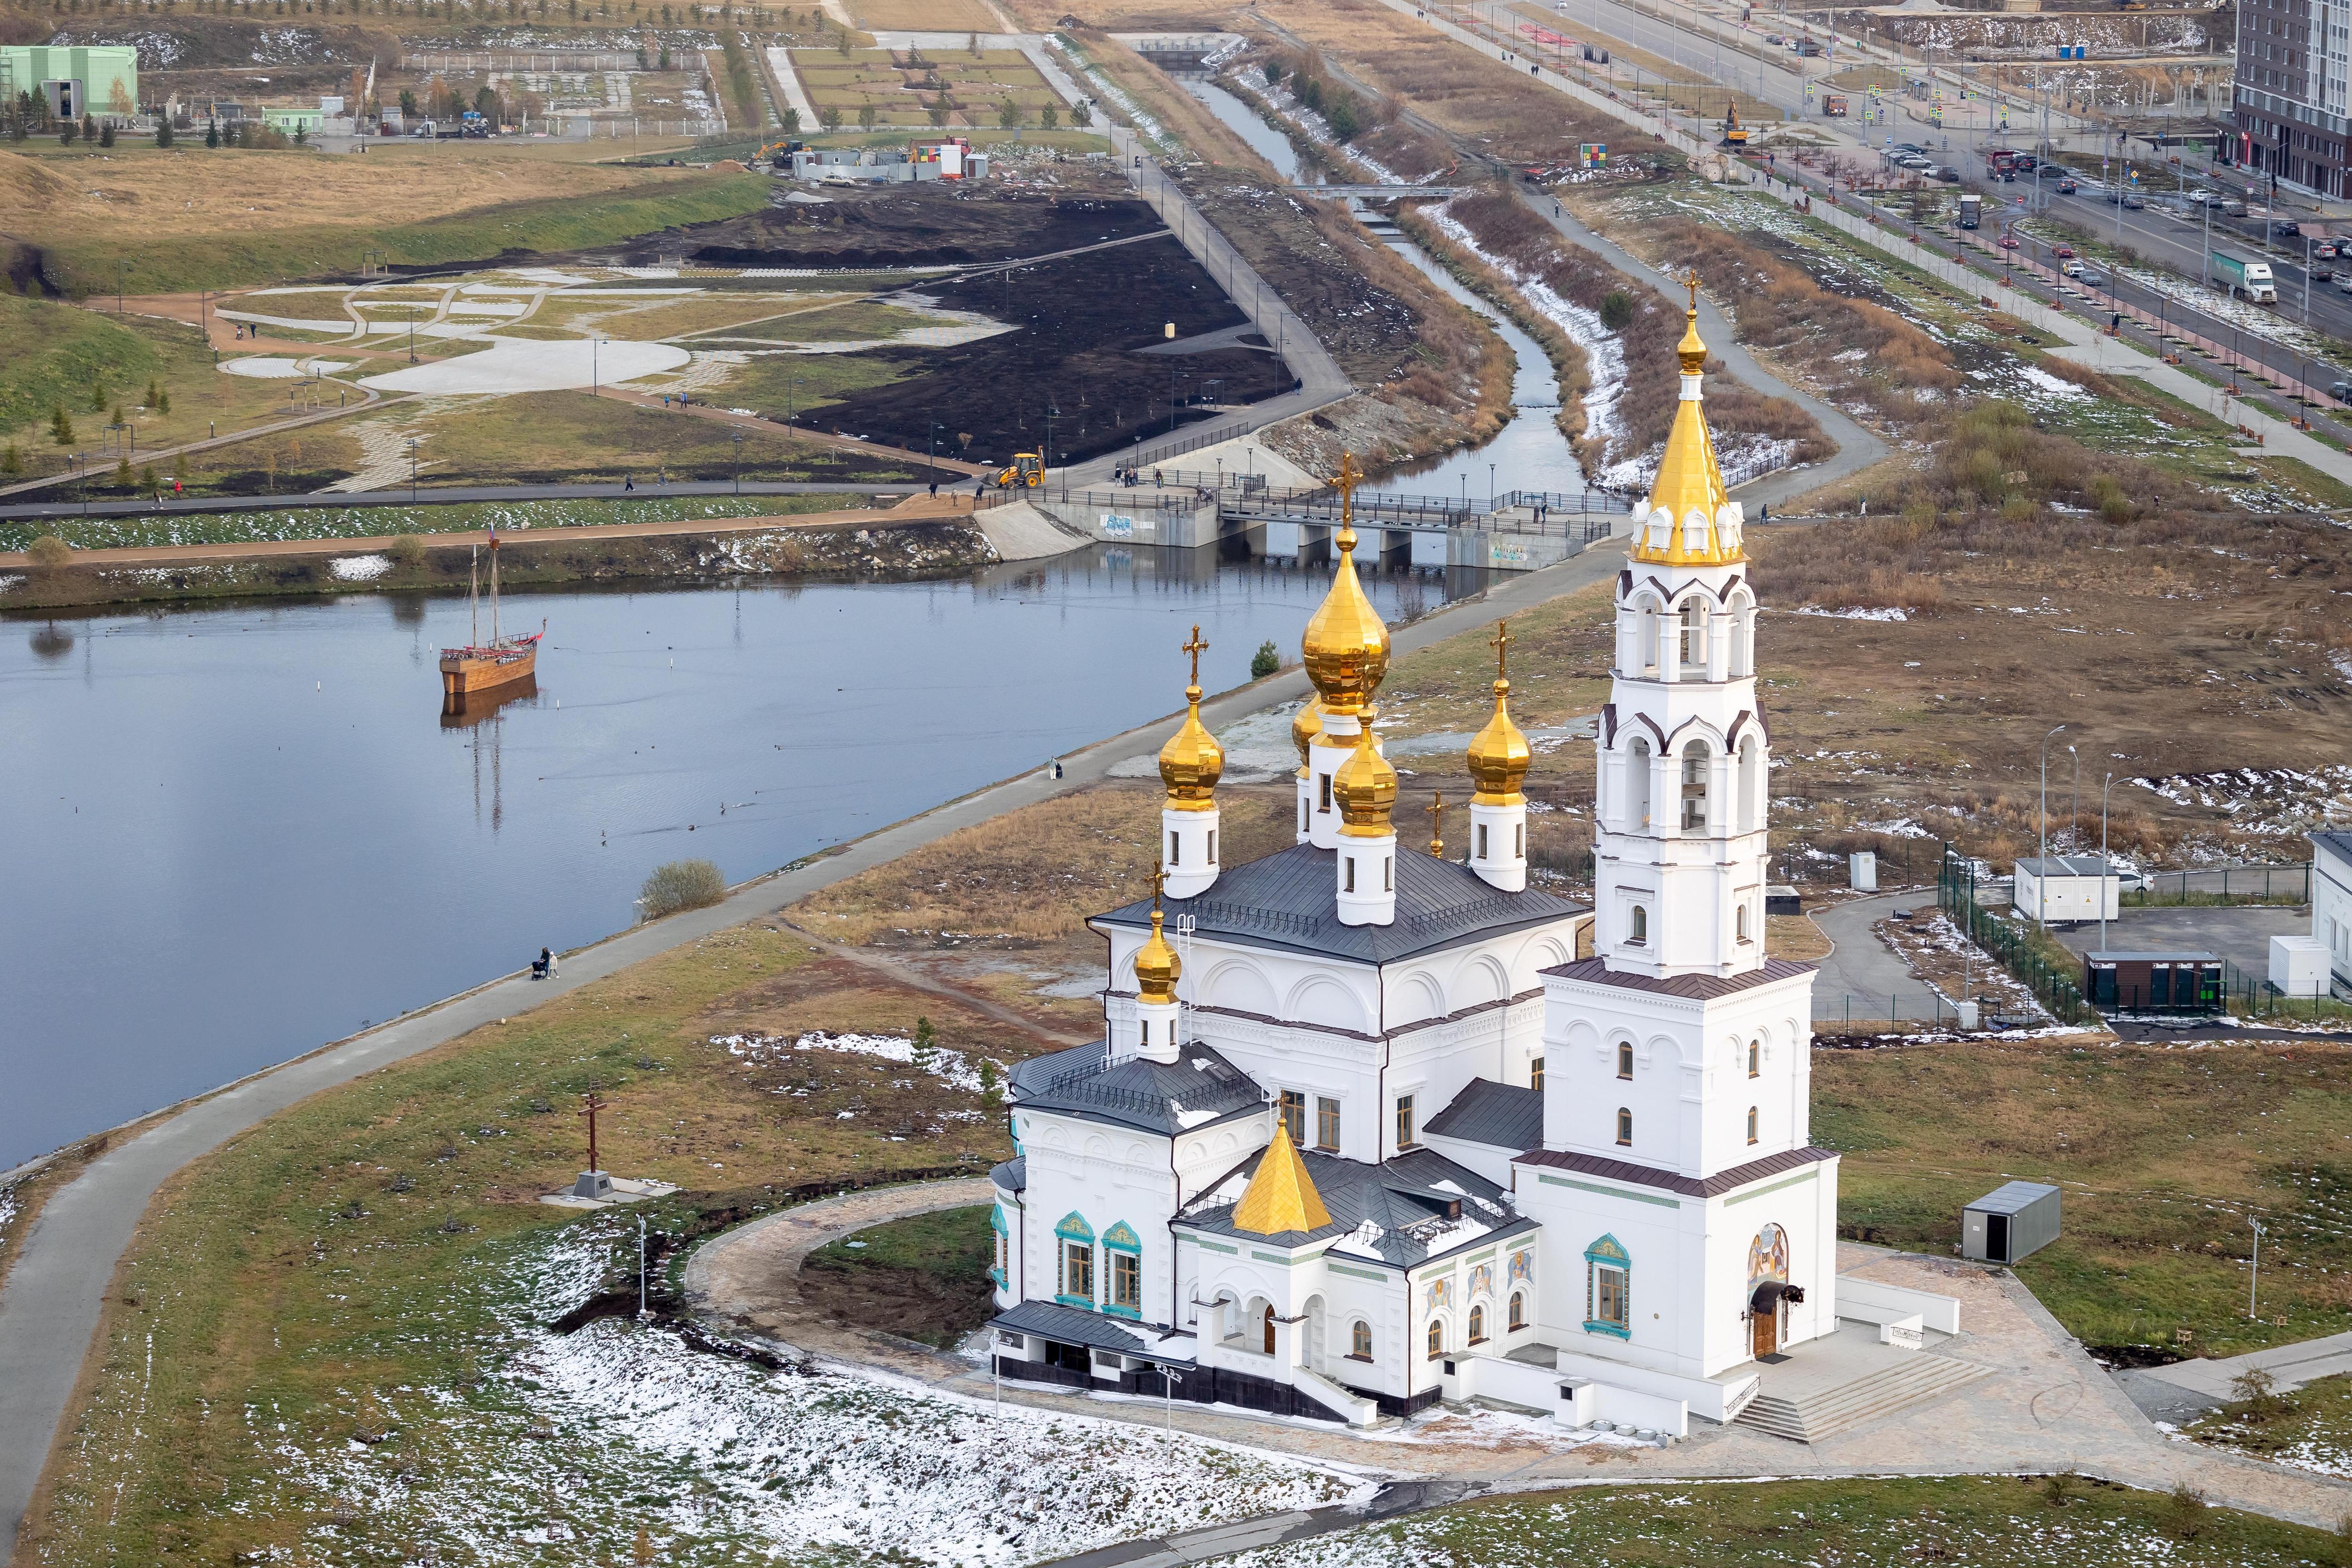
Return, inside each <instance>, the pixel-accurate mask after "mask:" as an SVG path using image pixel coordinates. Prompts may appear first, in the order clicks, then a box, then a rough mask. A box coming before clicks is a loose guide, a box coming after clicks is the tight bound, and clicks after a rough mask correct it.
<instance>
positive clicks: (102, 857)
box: [0, 546, 1464, 1170]
mask: <svg viewBox="0 0 2352 1568" xmlns="http://www.w3.org/2000/svg"><path fill="white" fill-rule="evenodd" d="M1212 556H1213V552H1189V553H1179V552H1161V551H1155V550H1137V551H1128V550H1122V549H1118V548H1117V547H1113V546H1095V547H1091V548H1089V549H1087V550H1086V551H1083V552H1077V553H1075V554H1073V555H1070V556H1066V557H1063V558H1061V559H1059V560H1055V561H1052V562H1047V563H1028V564H1024V565H1021V566H1007V567H998V568H992V569H990V570H988V571H986V572H983V573H981V574H976V575H974V576H971V577H969V578H960V579H956V580H953V581H945V582H931V583H919V584H810V585H801V586H786V585H757V586H746V587H741V588H709V589H671V590H647V591H644V592H634V593H621V592H609V591H608V592H569V593H551V594H538V595H509V598H508V601H507V606H508V617H507V619H508V624H509V626H516V625H536V624H537V623H538V622H539V620H540V619H541V617H542V616H544V617H545V618H546V620H547V623H548V628H549V629H548V642H547V647H546V649H545V651H544V652H542V653H541V658H540V667H539V686H538V690H537V692H536V693H535V694H534V695H532V696H530V697H529V698H526V699H523V700H519V701H516V702H513V703H510V704H509V705H507V706H506V707H505V708H503V709H502V710H499V712H498V714H497V715H496V716H495V717H493V718H490V719H488V720H485V721H480V722H478V723H476V724H474V725H472V726H470V727H467V726H462V725H456V726H445V724H444V722H443V721H442V717H441V713H440V691H439V680H438V677H437V675H436V670H435V664H434V660H435V655H436V650H437V649H438V648H439V647H441V646H442V645H443V644H446V643H453V642H462V641H464V640H465V638H466V633H467V605H466V601H465V600H464V598H462V597H452V598H435V599H425V598H418V597H413V596H407V597H396V596H388V595H352V596H349V597H346V598H342V599H338V600H333V601H328V602H304V603H286V602H282V601H280V602H272V603H267V604H256V605H239V606H236V607H226V608H224V607H206V608H191V609H179V610H169V611H163V612H154V613H145V614H132V615H124V614H110V615H100V616H88V617H84V618H73V619H68V618H59V619H58V620H56V621H54V622H32V621H22V620H18V621H0V726H5V732H6V733H7V734H9V735H10V736H12V737H14V739H13V740H12V741H11V742H10V747H11V751H12V752H13V754H14V756H15V757H16V760H17V765H16V766H15V767H13V768H10V769H8V770H6V771H5V773H0V821H5V823H6V824H7V825H8V826H7V832H6V837H5V844H6V850H7V861H8V868H9V873H10V880H11V885H12V888H13V889H14V891H13V896H12V897H10V898H9V899H8V900H5V906H4V907H0V951H5V952H6V953H7V955H8V959H7V972H8V986H7V992H8V1005H9V1018H8V1026H7V1028H6V1030H5V1033H0V1085H4V1086H5V1091H0V1170H5V1169H6V1168H7V1167H8V1166H9V1165H11V1164H13V1163H16V1162H17V1161H19V1160H21V1159H24V1158H26V1157H28V1156H30V1155H32V1154H35V1153H37V1152H41V1151H43V1150H46V1149H48V1148H52V1147H54V1146H56V1145H57V1144H58V1143H60V1142H65V1141H68V1140H69V1139H71V1138H74V1137H77V1136H79V1135H80V1134H82V1133H85V1132H89V1131H94V1130H96V1129H99V1128H101V1127H107V1126H111V1125H113V1124H115V1123H117V1122H120V1121H124V1120H126V1119H128V1118H130V1117H132V1116H136V1115H138V1114H141V1113H142V1112H144V1111H147V1110H152V1109H154V1108H156V1107H158V1106H162V1105H165V1104H168V1103H170V1102H171V1101H173V1100H177V1099H180V1098H182V1097H183V1096H185V1095H187V1094H190V1093H194V1092H196V1091H199V1090H202V1089H209V1088H212V1087H213V1086H215V1085H216V1084H219V1083H221V1082H223V1081H225V1080H226V1079H232V1078H236V1077H237V1076H239V1075H240V1074H243V1073H247V1072H249V1071H252V1070H254V1069H255V1068H261V1067H265V1066H268V1065H269V1064H271V1063H274V1062H278V1061H282V1060H285V1059H286V1058H289V1057H293V1056H296V1055H299V1054H300V1053H302V1052H304V1051H306V1050H309V1049H311V1048H313V1047H317V1046H319V1045H320V1044H322V1043H323V1042H325V1041H328V1040H331V1039H334V1038H338V1037H341V1036H344V1035H347V1034H349V1033H351V1032H352V1030H354V1029H357V1028H360V1027H362V1026H365V1025H367V1024H371V1023H375V1022H380V1021H382V1020H383V1019H385V1018H387V1017H391V1016H394V1015H396V1014H398V1013H399V1012H400V1011H402V1010H403V1009H404V1008H413V1007H417V1006H421V1005H425V1004H426V1003H429V1002H432V1001H435V1000H436V999H438V998H440V997H442V996H445V995H447V994H451V993H453V992H457V991H460V990H464V989H466V988H467V987H469V986H471V985H474V984H478V983H479V982H481V981H483V980H486V979H488V978H490V977H492V976H494V975H497V974H500V973H506V972H509V971H511V970H514V969H517V968H520V967H521V966H522V964H523V963H525V961H526V960H528V959H529V958H530V957H531V956H532V955H534V954H536V953H537V952H538V951H539V949H540V948H541V945H543V944H544V945H549V946H552V947H555V948H557V949H559V950H560V949H562V948H565V947H568V946H574V945H577V944H579V943H582V942H590V941H593V940H594V939H596V938H598V937H602V936H604V935H606V934H607V933H609V932H611V931H615V930H618V929H620V928H622V927H624V926H626V925H627V924H629V923H630V921H631V920H632V918H633V915H634V910H633V908H632V901H633V900H635V897H636V893H637V890H638V888H639V885H640V884H641V883H642V882H643V881H644V879H645V877H646V872H647V871H649V870H651V869H652V868H654V867H655V866H656V865H659V864H660V863H662V862H664V861H667V860H675V859H680V858H688V857H707V858H709V859H712V860H715V861H717V862H718V864H719V868H720V869H721V870H723V871H724V872H725V873H726V875H727V877H728V879H730V881H734V880H740V879H744V878H747V877H751V876H753V875H756V874H758V873H761V872H763V871H767V870H771V869H773V868H776V867H778V866H781V865H783V864H785V863H787V862H789V861H791V860H793V859H795V858H799V857H801V856H803V855H806V854H809V853H811V852H812V851H814V850H816V849H820V848H822V847H824V846H825V845H828V844H832V843H835V842H838V841H840V840H842V839H845V838H851V837H857V836H859V835H861V834H864V833H866V832H869V831H871V830H872V829H874V828H877V827H879V826H884V825H886V824H887V823H890V822H893V821H896V820H898V819H899V818H902V817H905V816H910V815H913V814H914V813H917V812H919V811H922V810H924V809H926V808H928V807H930V806H932V805H938V804H939V803H940V802H942V801H946V800H950V799H953V798H954V797H956V796H957V795H962V794H964V793H966V792H967V791H970V790H971V789H974V788H977V787H979V786H981V785H982V784H989V783H992V782H993V781H995V780H998V779H1002V778H1005V777H1008V776H1010V775H1012V774H1014V773H1020V772H1022V771H1023V770H1024V769H1026V768H1030V767H1033V766H1041V765H1043V764H1044V763H1045V762H1046V761H1047V760H1048V759H1049V758H1051V757H1053V756H1054V755H1055V753H1057V752H1066V751H1068V750H1072V749H1075V748H1076V747H1079V746H1081V745H1084V744H1086V743H1088V742H1093V741H1096V740H1099V739H1100V738H1101V737H1103V736H1105V735H1109V734H1115V733H1117V732H1118V731H1122V730H1125V729H1128V728H1130V727H1132V726H1134V725H1136V724H1139V723H1141V722H1144V721H1147V720H1149V719H1150V718H1151V717H1153V716H1154V715H1156V714H1161V713H1166V712H1168V711H1169V710H1170V709H1171V708H1173V707H1176V706H1179V705H1181V702H1182V700H1183V699H1182V689H1183V685H1184V659H1183V657H1182V656H1181V654H1180V653H1179V652H1178V651H1177V645H1178V644H1180V643H1181V642H1183V641H1184V640H1185V637H1186V635H1187V633H1188V632H1189V630H1190V629H1191V627H1192V624H1193V623H1194V622H1195V621H1198V622H1199V623H1200V625H1201V627H1202V633H1203V635H1204V636H1205V637H1207V638H1208V641H1209V645H1210V646H1209V651H1208V653H1207V655H1206V656H1205V657H1204V658H1203V659H1202V672H1201V674H1202V684H1203V685H1205V686H1207V687H1208V688H1209V689H1211V690H1218V689H1223V688H1226V687H1231V686H1234V685H1238V684H1239V683H1241V682H1242V681H1244V680H1245V679H1247V678H1248V672H1249V661H1250V656H1251V654H1252V653H1253V652H1254V651H1255V649H1256V647H1258V645H1259V644H1260V643H1261V642H1264V641H1265V640H1267V639H1269V638H1270V639H1272V640H1273V641H1274V642H1275V644H1276V646H1277V647H1280V648H1282V649H1284V650H1285V652H1286V655H1287V656H1288V657H1291V658H1296V657H1297V644H1298V637H1299V635H1300V633H1301V632H1302V631H1303V630H1304V628H1305V626H1306V624H1307V617H1308V616H1309V615H1311V614H1312V613H1313V611H1314V608H1315V606H1316V605H1317V604H1318V603H1319V602H1320V601H1321V599H1322V596H1323V593H1324V589H1325V587H1326V585H1327V584H1328V581H1329V572H1328V567H1319V566H1308V567H1305V568H1299V567H1289V568H1284V567H1280V566H1276V565H1274V564H1271V563H1223V564H1220V563H1216V562H1215V561H1214V560H1213V559H1212ZM1461 576H1462V574H1455V577H1456V583H1455V588H1456V591H1461V589H1462V588H1463V587H1464V584H1462V583H1461V581H1460V579H1461ZM1410 584H1411V585H1410V586H1407V587H1404V588H1403V589H1402V592H1403V593H1405V594H1408V595H1412V596H1414V597H1415V598H1420V597H1421V596H1423V595H1426V600H1425V603H1426V604H1427V605H1428V607H1434V605H1435V604H1436V603H1437V601H1438V600H1439V599H1440V598H1441V597H1442V596H1443V595H1444V594H1445V593H1446V591H1447V589H1446V585H1445V584H1444V580H1443V579H1442V578H1429V577H1421V578H1415V579H1411V580H1410ZM1372 587H1373V592H1374V597H1375V599H1376V601H1377V602H1378V603H1379V604H1380V605H1381V609H1382V611H1383V613H1385V614H1388V615H1390V616H1391V617H1392V618H1393V616H1395V614H1396V611H1397V606H1398V595H1399V592H1400V589H1399V586H1398V584H1397V583H1396V582H1395V581H1394V580H1382V581H1376V582H1374V583H1373V584H1372Z"/></svg>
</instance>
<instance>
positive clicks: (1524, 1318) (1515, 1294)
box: [1511, 1290, 1528, 1334]
mask: <svg viewBox="0 0 2352 1568" xmlns="http://www.w3.org/2000/svg"><path fill="white" fill-rule="evenodd" d="M1527 1326H1528V1297H1527V1292H1526V1291H1524V1290H1514V1291H1512V1292H1511V1332H1513V1333H1515V1334H1516V1333H1517V1332H1518V1331H1520V1330H1521V1329H1524V1328H1526V1327H1527Z"/></svg>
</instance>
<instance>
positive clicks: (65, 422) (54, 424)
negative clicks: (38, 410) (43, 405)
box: [49, 403, 74, 447]
mask: <svg viewBox="0 0 2352 1568" xmlns="http://www.w3.org/2000/svg"><path fill="white" fill-rule="evenodd" d="M49 437H50V439H52V440H54V441H55V442H57V444H58V446H60V447H70V446H72V445H73V444H74V427H73V419H72V416H69V415H68V414H67V413H66V405H64V404H62V403H58V404H52V405H50V407H49Z"/></svg>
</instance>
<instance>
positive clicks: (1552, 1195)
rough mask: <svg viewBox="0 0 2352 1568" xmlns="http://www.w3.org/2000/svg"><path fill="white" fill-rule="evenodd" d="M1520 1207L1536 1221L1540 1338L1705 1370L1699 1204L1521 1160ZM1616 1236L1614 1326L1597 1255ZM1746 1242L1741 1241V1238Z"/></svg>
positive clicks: (1670, 1367) (1640, 1361)
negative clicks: (1619, 1316) (1607, 1321)
mask: <svg viewBox="0 0 2352 1568" xmlns="http://www.w3.org/2000/svg"><path fill="white" fill-rule="evenodd" d="M1519 1212H1520V1213H1522V1214H1524V1215H1527V1216H1528V1218H1530V1219H1533V1220H1536V1221H1538V1222H1539V1223H1540V1224H1541V1225H1542V1226H1543V1229H1542V1231H1541V1232H1540V1233H1539V1234H1540V1236H1541V1237H1542V1241H1541V1243H1540V1245H1539V1247H1538V1264H1537V1288H1538V1294H1537V1300H1538V1301H1539V1302H1540V1304H1541V1309H1542V1318H1541V1321H1542V1328H1543V1335H1542V1337H1543V1338H1544V1340H1545V1341H1546V1342H1548V1343H1550V1344H1554V1345H1557V1346H1559V1347H1560V1348H1561V1349H1562V1350H1564V1351H1569V1352H1575V1353H1578V1354H1582V1355H1589V1356H1596V1357H1600V1358H1601V1359H1603V1360H1606V1361H1617V1362H1624V1363H1630V1364H1633V1365H1636V1366H1646V1367H1651V1368H1654V1369H1655V1370H1657V1371H1659V1372H1663V1373H1675V1374H1676V1375H1679V1376H1684V1377H1704V1376H1706V1375H1707V1374H1706V1373H1705V1372H1703V1371H1701V1370H1700V1367H1701V1365H1702V1362H1703V1356H1702V1352H1701V1350H1700V1347H1699V1344H1698V1337H1699V1329H1700V1322H1699V1321H1698V1320H1699V1318H1700V1316H1701V1313H1702V1307H1701V1303H1700V1297H1701V1295H1702V1292H1703V1290H1704V1289H1705V1282H1706V1253H1705V1239H1706V1238H1705V1236H1704V1234H1703V1232H1701V1231H1700V1229H1699V1225H1700V1224H1701V1223H1702V1221H1701V1218H1700V1214H1699V1205H1697V1204H1696V1203H1695V1202H1692V1201H1690V1200H1685V1199H1678V1198H1675V1197H1674V1196H1671V1195H1669V1194H1647V1193H1643V1194H1621V1193H1618V1192H1615V1191H1612V1190H1609V1189H1605V1188H1603V1187H1602V1186H1601V1184H1599V1183H1595V1182H1587V1181H1585V1180H1584V1179H1582V1178H1580V1177H1576V1176H1570V1175H1567V1174H1564V1173H1559V1172H1554V1171H1547V1170H1544V1169H1542V1168H1541V1167H1538V1166H1532V1165H1530V1166H1524V1167H1522V1168H1521V1169H1520V1171H1519ZM1612 1243H1613V1245H1614V1248H1615V1250H1616V1251H1619V1252H1622V1254H1623V1256H1624V1258H1625V1262H1624V1264H1623V1268H1624V1271H1625V1300H1626V1303H1627V1307H1626V1313H1625V1321H1624V1323H1623V1324H1622V1332H1611V1331H1609V1330H1608V1329H1607V1328H1606V1327H1601V1326H1595V1327H1587V1324H1588V1323H1591V1324H1596V1325H1597V1324H1601V1323H1602V1322H1603V1321H1604V1320H1602V1319H1601V1318H1598V1317H1594V1316H1590V1315H1589V1314H1593V1313H1597V1312H1599V1311H1600V1310H1601V1302H1600V1300H1598V1294H1599V1290H1598V1286H1599V1282H1598V1280H1597V1279H1596V1278H1595V1275H1594V1270H1595V1268H1596V1266H1597V1265H1596V1260H1595V1259H1594V1258H1591V1257H1589V1256H1588V1254H1589V1253H1591V1252H1594V1251H1596V1250H1604V1249H1605V1248H1607V1247H1608V1246H1609V1244H1612ZM1742 1245H1743V1247H1744V1246H1745V1241H1744V1239H1743V1242H1742Z"/></svg>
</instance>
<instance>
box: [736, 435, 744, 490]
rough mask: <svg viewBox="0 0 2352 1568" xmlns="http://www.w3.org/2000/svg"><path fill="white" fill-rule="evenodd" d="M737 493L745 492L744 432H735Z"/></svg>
mask: <svg viewBox="0 0 2352 1568" xmlns="http://www.w3.org/2000/svg"><path fill="white" fill-rule="evenodd" d="M734 439H735V493H736V494H737V495H739V496H740V495H741V494H742V493H743V432H742V431H740V430H737V431H736V432H735V438H734Z"/></svg>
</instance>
